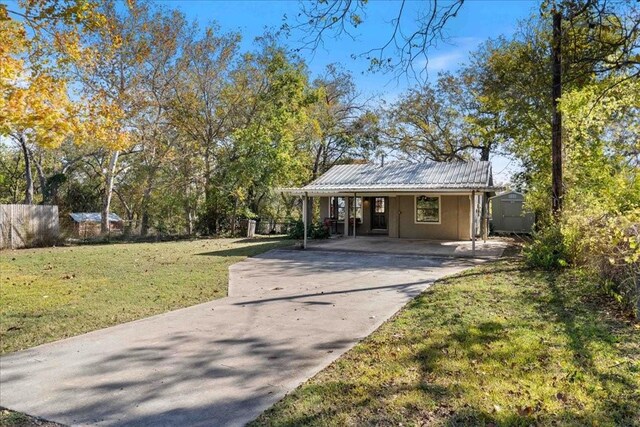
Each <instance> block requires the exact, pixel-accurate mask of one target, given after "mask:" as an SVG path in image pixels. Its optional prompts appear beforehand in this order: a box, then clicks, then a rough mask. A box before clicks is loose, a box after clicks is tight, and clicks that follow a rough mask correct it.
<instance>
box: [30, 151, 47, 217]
mask: <svg viewBox="0 0 640 427" xmlns="http://www.w3.org/2000/svg"><path fill="white" fill-rule="evenodd" d="M29 155H30V156H31V160H32V161H33V164H34V166H35V167H36V172H37V174H38V180H39V181H40V193H41V194H42V204H43V205H45V204H47V203H48V202H50V201H51V197H50V196H51V195H50V194H49V189H48V188H47V177H46V176H45V174H44V170H43V169H42V165H41V164H40V162H39V161H38V160H37V159H36V158H35V156H34V155H33V152H32V151H31V150H29Z"/></svg>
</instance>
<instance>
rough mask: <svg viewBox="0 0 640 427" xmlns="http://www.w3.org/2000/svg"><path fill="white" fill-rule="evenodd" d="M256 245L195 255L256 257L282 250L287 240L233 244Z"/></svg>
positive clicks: (244, 241)
mask: <svg viewBox="0 0 640 427" xmlns="http://www.w3.org/2000/svg"><path fill="white" fill-rule="evenodd" d="M250 242H253V243H256V244H254V245H249V246H241V247H238V248H231V249H221V250H217V251H211V252H202V253H199V254H196V255H201V256H217V257H237V256H248V257H251V256H255V255H258V254H260V253H263V252H265V251H268V250H270V249H276V248H283V247H286V243H287V242H289V241H287V240H269V241H267V242H264V243H258V242H260V240H259V239H244V240H241V241H238V242H235V244H242V243H250ZM291 244H292V245H293V242H291Z"/></svg>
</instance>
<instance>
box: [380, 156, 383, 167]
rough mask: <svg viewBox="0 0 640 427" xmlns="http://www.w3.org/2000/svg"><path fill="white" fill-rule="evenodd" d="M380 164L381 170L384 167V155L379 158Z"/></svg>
mask: <svg viewBox="0 0 640 427" xmlns="http://www.w3.org/2000/svg"><path fill="white" fill-rule="evenodd" d="M380 159H381V162H380V167H381V168H383V167H384V153H383V154H382V155H381V156H380Z"/></svg>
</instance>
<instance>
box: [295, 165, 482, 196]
mask: <svg viewBox="0 0 640 427" xmlns="http://www.w3.org/2000/svg"><path fill="white" fill-rule="evenodd" d="M492 188H493V179H492V175H491V163H490V162H487V161H473V162H448V163H444V162H429V163H402V162H395V163H389V164H386V165H384V166H379V165H373V164H352V165H337V166H333V167H332V168H331V169H329V170H328V171H327V172H326V173H325V174H324V175H322V176H321V177H320V178H318V179H316V180H315V181H313V182H311V183H310V184H308V185H306V186H304V187H302V188H298V189H288V190H284V191H286V192H289V193H296V194H298V193H300V192H310V193H314V192H315V193H318V192H353V191H360V192H367V191H424V190H432V191H437V190H444V191H455V190H488V189H492Z"/></svg>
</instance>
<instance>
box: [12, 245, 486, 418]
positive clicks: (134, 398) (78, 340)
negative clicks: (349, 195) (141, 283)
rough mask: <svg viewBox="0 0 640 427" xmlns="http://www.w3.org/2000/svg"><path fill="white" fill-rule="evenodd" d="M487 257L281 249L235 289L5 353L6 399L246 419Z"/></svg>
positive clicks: (19, 405)
mask: <svg viewBox="0 0 640 427" xmlns="http://www.w3.org/2000/svg"><path fill="white" fill-rule="evenodd" d="M478 262H481V261H480V260H472V259H436V258H427V257H417V256H406V255H388V254H374V253H362V254H359V253H349V252H336V251H320V250H316V251H296V250H286V249H285V250H275V251H271V252H268V253H266V254H263V255H261V256H258V257H255V258H250V259H247V260H245V261H243V262H240V263H238V264H235V265H234V266H232V267H231V274H230V296H229V297H228V298H223V299H220V300H216V301H213V302H209V303H205V304H200V305H197V306H194V307H189V308H185V309H182V310H177V311H173V312H170V313H166V314H162V315H159V316H154V317H150V318H147V319H143V320H139V321H135V322H130V323H126V324H122V325H118V326H114V327H111V328H107V329H103V330H99V331H95V332H92V333H88V334H85V335H81V336H78V337H74V338H70V339H66V340H63V341H58V342H55V343H51V344H46V345H42V346H39V347H35V348H33V349H31V350H26V351H22V352H18V353H14V354H11V355H8V356H5V357H2V358H0V382H1V386H0V406H4V407H7V408H10V409H14V410H17V411H21V412H25V413H28V414H31V415H35V416H39V417H43V418H46V419H49V420H52V421H57V422H61V423H64V424H74V425H87V424H100V425H140V426H170V425H171V426H173V425H190V426H193V425H203V426H214V425H215V426H227V425H243V424H245V423H246V422H248V421H250V420H252V419H254V418H255V417H257V416H258V415H259V414H260V413H261V412H262V411H264V410H265V409H267V408H268V407H269V406H270V405H272V404H273V403H275V402H276V401H278V400H279V399H281V398H282V397H283V396H284V395H285V394H286V393H287V392H289V391H291V390H292V389H294V388H295V387H296V386H298V385H299V384H300V383H301V382H303V381H305V380H306V379H307V378H309V377H311V376H313V375H314V374H315V373H317V372H318V371H320V370H321V369H322V368H324V367H325V366H327V365H328V364H329V363H331V362H332V361H333V360H335V359H336V358H337V357H339V356H340V355H341V354H342V353H343V352H345V351H346V350H348V349H349V348H351V347H352V346H353V345H354V344H355V343H356V342H357V341H358V340H360V339H362V338H363V337H365V336H367V335H368V334H370V333H371V332H372V331H374V330H375V329H376V328H377V327H378V326H379V325H380V324H381V323H382V322H383V321H385V320H386V319H388V318H389V317H390V316H391V315H393V314H394V313H395V312H396V311H398V310H399V309H400V308H401V307H402V306H403V305H404V304H405V303H407V302H408V301H409V300H410V299H411V298H412V297H414V296H416V295H417V294H418V293H420V292H421V291H423V290H424V289H425V288H426V287H427V286H428V285H429V284H430V283H431V282H432V281H433V280H435V279H437V278H439V277H442V276H444V275H448V274H452V273H456V272H458V271H461V270H463V269H465V268H468V267H470V266H472V265H474V264H475V263H478Z"/></svg>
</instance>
